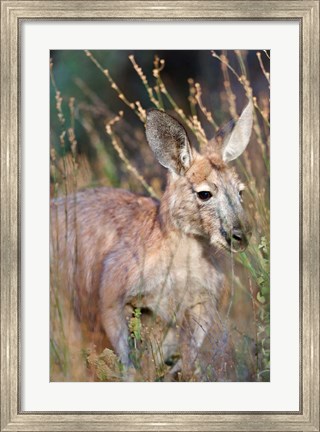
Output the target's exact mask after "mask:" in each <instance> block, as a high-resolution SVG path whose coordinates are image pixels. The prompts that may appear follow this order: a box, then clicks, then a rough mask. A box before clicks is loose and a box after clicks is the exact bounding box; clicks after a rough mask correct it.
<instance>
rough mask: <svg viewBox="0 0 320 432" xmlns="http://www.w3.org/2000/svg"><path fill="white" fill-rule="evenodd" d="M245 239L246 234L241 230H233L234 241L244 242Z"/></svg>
mask: <svg viewBox="0 0 320 432" xmlns="http://www.w3.org/2000/svg"><path fill="white" fill-rule="evenodd" d="M244 238H245V235H244V233H243V232H242V231H241V230H239V229H233V230H232V239H233V240H235V241H237V242H242V241H243V240H244Z"/></svg>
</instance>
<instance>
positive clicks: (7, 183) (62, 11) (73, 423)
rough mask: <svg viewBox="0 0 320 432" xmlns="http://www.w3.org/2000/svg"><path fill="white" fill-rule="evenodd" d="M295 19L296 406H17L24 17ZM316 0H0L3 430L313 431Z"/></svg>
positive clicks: (316, 425)
mask: <svg viewBox="0 0 320 432" xmlns="http://www.w3.org/2000/svg"><path fill="white" fill-rule="evenodd" d="M48 19H49V20H67V19H68V20H86V19H90V20H98V19H99V20H111V19H112V20H123V21H126V20H166V19H170V20H174V19H176V20H181V19H183V20H186V19H187V20H200V19H203V20H230V21H233V20H241V21H243V20H253V21H261V20H268V21H270V20H275V21H286V20H294V21H297V22H299V26H300V92H301V94H300V97H301V98H300V198H301V203H300V222H299V224H300V229H301V231H300V271H301V275H300V278H301V279H300V302H301V303H300V353H301V363H300V409H299V411H298V412H263V411H261V412H254V413H253V412H241V413H239V412H227V413H226V412H214V413H211V412H210V413H205V412H192V411H190V412H175V413H171V412H148V413H147V412H144V411H143V410H142V411H141V412H135V413H133V412H128V411H126V412H117V413H103V412H101V413H100V412H99V413H98V412H94V413H90V412H81V413H79V412H65V413H59V412H22V411H21V403H20V402H21V401H20V384H21V379H22V377H21V348H20V347H21V340H20V330H21V328H20V326H21V311H20V298H21V276H20V275H21V264H20V262H21V254H22V251H21V230H22V228H21V226H22V225H23V221H22V220H21V217H20V214H21V188H22V187H23V184H22V183H21V136H20V122H21V111H20V109H21V94H20V80H19V76H20V72H21V68H20V66H21V64H20V48H21V31H20V30H21V28H20V23H21V22H23V20H43V21H45V20H48ZM319 249H320V243H319V1H279V2H275V1H264V0H263V1H255V0H254V1H241V2H238V1H223V0H222V1H211V0H209V1H206V0H203V1H202V0H200V1H195V2H194V1H180V0H179V1H175V2H172V1H157V2H155V1H131V0H129V1H120V2H116V1H102V2H101V1H95V0H94V1H90V2H89V1H81V0H80V1H64V2H60V1H46V0H42V1H41V0H40V1H23V0H21V1H1V431H15V430H21V431H22V430H28V431H35V430H39V431H40V430H41V431H49V430H50V431H53V430H60V431H61V430H66V431H67V430H68V431H69V430H84V431H86V430H88V431H89V430H91V431H92V430H106V431H108V430H109V431H130V430H131V431H133V430H141V431H147V430H158V431H160V430H163V431H170V430H194V431H209V430H210V431H213V430H228V431H236V430H252V431H260V430H261V431H262V430H269V431H277V430H278V431H279V430H292V431H294V430H296V431H319V402H320V400H319Z"/></svg>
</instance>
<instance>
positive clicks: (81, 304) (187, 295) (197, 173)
mask: <svg viewBox="0 0 320 432" xmlns="http://www.w3.org/2000/svg"><path fill="white" fill-rule="evenodd" d="M252 122H253V105H252V103H251V102H249V104H248V105H247V107H246V108H245V109H244V111H243V112H242V114H241V116H240V118H239V119H238V121H237V122H236V123H235V124H233V126H232V127H231V126H230V124H229V125H227V127H225V128H224V129H223V130H222V132H221V133H219V134H218V136H217V137H216V138H215V139H213V140H211V141H209V142H208V143H207V145H206V147H205V148H204V149H203V151H202V152H201V154H200V153H199V152H198V151H196V149H195V148H193V147H192V146H191V144H190V141H189V139H188V135H187V132H186V130H185V129H184V127H183V126H182V125H181V124H180V123H179V122H178V121H177V120H176V119H175V118H173V117H172V116H170V115H168V114H167V113H165V112H162V111H159V110H156V109H152V110H150V111H149V112H148V113H147V119H146V138H147V141H148V143H149V145H150V147H151V149H152V150H153V152H154V154H155V157H156V158H157V160H158V162H159V163H160V164H161V165H163V166H164V167H165V168H167V170H168V179H167V186H166V189H165V191H164V194H163V197H162V199H161V201H160V202H159V201H157V200H155V199H153V198H148V197H144V196H140V195H137V194H134V193H131V192H129V191H126V190H120V189H113V188H106V187H103V188H96V189H88V190H84V191H80V192H78V193H76V194H75V196H68V197H67V198H58V199H56V200H54V201H53V202H52V216H51V226H52V229H53V236H52V238H53V241H52V254H53V256H55V257H56V259H57V261H58V262H59V271H61V272H62V271H65V272H66V276H67V278H68V287H69V288H70V289H72V293H73V294H72V298H73V302H74V308H75V311H76V312H77V314H78V316H79V318H80V319H81V320H83V319H85V320H87V321H88V322H99V323H100V324H99V325H101V326H102V328H103V329H104V331H105V333H106V335H107V337H108V339H109V341H110V342H111V344H112V346H113V348H114V350H115V352H116V353H117V355H118V357H119V358H120V360H121V362H122V364H123V365H124V366H125V367H126V368H130V367H131V366H132V363H131V359H130V355H129V344H128V337H129V333H128V325H127V321H126V312H125V309H126V307H127V306H128V305H135V306H138V307H143V308H147V309H149V310H151V311H152V312H153V313H154V314H156V315H157V316H159V317H161V319H162V320H164V322H167V323H168V324H169V325H171V326H172V328H173V327H174V328H176V327H178V330H177V331H178V332H179V335H178V337H179V340H180V344H181V345H180V346H181V347H184V348H183V350H182V365H183V366H182V367H185V368H186V370H192V368H193V367H194V364H195V360H196V358H197V354H198V351H199V349H200V348H201V345H202V343H203V341H204V339H205V336H206V334H207V332H208V331H209V329H210V327H211V326H212V324H213V322H214V320H215V319H216V312H215V311H216V305H217V297H218V295H219V292H220V291H221V289H222V286H223V281H224V275H223V273H222V271H221V269H220V267H219V259H218V258H217V250H220V249H226V250H227V251H233V252H238V251H242V250H244V249H245V248H246V246H247V245H248V240H249V238H250V235H251V233H250V227H249V223H248V219H247V216H246V213H245V211H244V208H243V205H242V191H243V189H244V185H243V184H242V183H241V182H240V180H239V178H238V176H237V174H236V173H235V170H234V169H233V168H231V167H230V166H229V165H228V163H229V162H230V161H232V160H234V159H236V158H237V157H238V156H240V155H241V154H242V152H243V151H244V150H245V148H246V146H247V144H248V143H249V140H250V136H251V131H252ZM179 329H180V330H179ZM169 339H170V332H169V333H168V340H169ZM163 349H164V351H165V354H164V356H169V355H170V349H172V347H171V344H170V341H169V342H168V343H166V340H165V341H164V343H163Z"/></svg>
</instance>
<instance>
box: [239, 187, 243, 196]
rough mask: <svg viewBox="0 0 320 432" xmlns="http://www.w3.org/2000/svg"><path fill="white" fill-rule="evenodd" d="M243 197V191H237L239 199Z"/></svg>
mask: <svg viewBox="0 0 320 432" xmlns="http://www.w3.org/2000/svg"><path fill="white" fill-rule="evenodd" d="M242 195H243V189H241V190H239V197H240V198H242Z"/></svg>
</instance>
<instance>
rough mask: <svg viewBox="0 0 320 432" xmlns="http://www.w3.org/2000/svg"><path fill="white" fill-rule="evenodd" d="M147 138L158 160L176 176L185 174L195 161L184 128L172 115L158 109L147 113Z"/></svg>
mask: <svg viewBox="0 0 320 432" xmlns="http://www.w3.org/2000/svg"><path fill="white" fill-rule="evenodd" d="M146 136H147V140H148V143H149V145H150V147H151V149H152V150H153V152H154V154H155V156H156V158H157V159H158V161H159V162H160V163H161V165H163V166H164V167H166V168H168V169H170V170H171V171H173V172H174V173H176V174H179V175H181V174H184V172H185V171H186V170H187V169H188V168H190V166H191V164H192V160H193V156H192V150H191V146H190V143H189V139H188V136H187V132H186V130H185V129H184V127H183V126H182V125H181V124H180V123H179V122H178V121H177V120H176V119H174V118H173V117H171V116H170V115H168V114H166V113H164V112H162V111H158V110H156V109H152V110H149V111H148V113H147V122H146Z"/></svg>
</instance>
